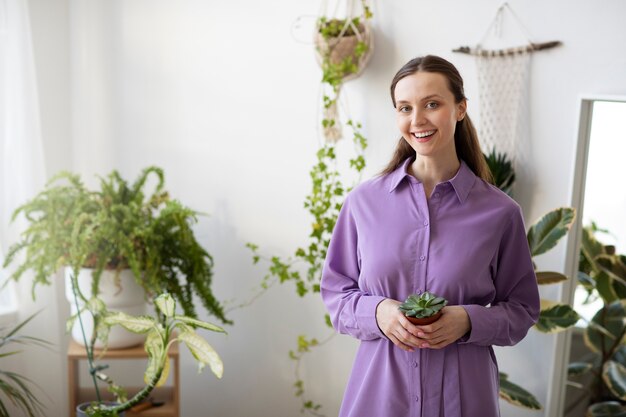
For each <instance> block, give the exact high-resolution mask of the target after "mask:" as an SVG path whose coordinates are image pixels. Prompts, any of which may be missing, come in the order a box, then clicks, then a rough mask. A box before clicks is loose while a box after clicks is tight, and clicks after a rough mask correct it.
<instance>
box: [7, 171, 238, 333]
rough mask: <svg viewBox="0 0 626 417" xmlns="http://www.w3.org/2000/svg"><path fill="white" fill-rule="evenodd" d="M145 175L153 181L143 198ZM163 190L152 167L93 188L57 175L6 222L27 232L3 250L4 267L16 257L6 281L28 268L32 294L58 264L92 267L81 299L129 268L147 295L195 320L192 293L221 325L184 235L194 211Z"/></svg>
mask: <svg viewBox="0 0 626 417" xmlns="http://www.w3.org/2000/svg"><path fill="white" fill-rule="evenodd" d="M151 174H152V175H153V176H154V177H156V180H157V183H156V186H155V189H154V191H153V192H152V194H149V195H146V194H145V193H144V188H145V185H146V181H147V179H148V177H149V176H150V175H151ZM163 186H164V176H163V171H162V170H161V169H160V168H157V167H149V168H146V169H144V170H143V171H142V173H141V175H140V176H139V177H138V178H137V180H136V181H135V182H134V183H133V184H128V183H127V182H126V181H125V180H124V179H122V178H121V176H120V175H119V173H118V172H117V171H113V172H111V173H110V174H109V175H108V176H107V177H106V178H101V179H100V189H99V190H95V191H92V190H88V189H87V188H86V187H85V186H84V185H83V183H82V182H81V180H80V178H79V177H78V175H75V174H71V173H68V172H63V173H61V174H59V175H57V176H56V177H54V178H53V179H52V180H51V181H50V182H49V183H48V184H47V186H46V188H45V189H44V191H42V192H41V193H39V194H38V195H37V196H36V197H35V198H33V199H32V200H30V201H28V202H27V203H26V204H24V205H23V206H21V207H19V208H18V209H17V210H16V211H15V213H14V215H13V219H15V218H16V217H17V216H19V215H23V216H25V217H26V219H27V220H28V228H27V229H26V231H25V232H24V233H23V235H22V240H21V241H19V242H18V243H17V244H15V245H14V246H13V247H11V249H10V250H9V253H8V255H7V258H6V260H5V263H4V266H5V267H6V266H8V265H9V264H11V263H12V262H17V259H18V257H17V255H18V254H19V253H21V252H23V253H24V255H25V257H24V259H25V260H24V261H23V262H22V263H20V264H19V266H18V268H17V269H16V270H15V272H14V273H13V274H12V278H13V279H15V280H18V279H19V278H20V277H21V276H22V274H23V273H24V272H25V271H27V270H32V271H34V273H35V280H34V282H33V296H34V289H35V287H36V286H37V284H49V283H50V281H49V279H50V278H49V277H50V276H52V275H53V274H54V273H55V272H56V271H57V270H58V269H59V268H60V267H63V266H70V267H71V268H72V269H74V270H75V271H78V269H79V268H81V267H87V268H93V269H94V272H93V276H94V280H93V284H92V294H90V295H89V296H93V295H96V294H97V289H98V281H99V278H100V275H101V274H102V271H103V270H104V269H108V270H117V271H120V270H122V269H125V268H130V269H132V271H133V273H134V275H135V279H136V280H137V282H138V283H139V284H140V285H141V286H142V287H143V288H144V289H145V290H146V292H147V293H148V294H156V293H162V292H168V293H170V294H172V295H173V296H174V297H175V298H176V300H177V301H178V302H179V304H180V305H181V306H182V308H183V310H184V312H185V315H188V316H192V317H196V316H197V314H196V310H195V307H194V303H193V300H192V297H193V295H194V294H195V295H197V296H198V298H199V299H200V301H201V302H202V304H203V305H204V307H205V308H206V309H207V311H208V312H209V313H211V314H213V315H214V316H216V317H217V318H219V319H220V320H222V321H223V322H228V320H226V318H225V317H224V312H223V309H222V306H221V305H220V303H219V302H218V301H217V299H216V298H215V296H214V295H213V293H212V291H211V279H212V277H213V258H212V257H211V255H210V254H209V253H208V252H207V251H206V250H205V249H204V248H202V246H200V244H199V243H198V241H197V240H196V238H195V236H194V233H193V230H192V225H193V224H194V223H196V222H197V215H198V214H199V213H197V212H195V211H193V210H191V209H190V208H187V207H185V206H183V205H182V204H181V203H180V202H178V201H176V200H172V199H170V197H169V195H168V193H167V192H166V191H164V190H163Z"/></svg>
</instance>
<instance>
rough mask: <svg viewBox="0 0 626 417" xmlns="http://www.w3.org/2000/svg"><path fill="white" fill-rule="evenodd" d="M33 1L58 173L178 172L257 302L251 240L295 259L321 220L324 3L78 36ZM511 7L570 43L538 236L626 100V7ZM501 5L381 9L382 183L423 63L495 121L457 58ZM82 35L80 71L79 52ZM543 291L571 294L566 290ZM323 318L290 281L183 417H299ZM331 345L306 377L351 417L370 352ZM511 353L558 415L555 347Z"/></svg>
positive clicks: (240, 284)
mask: <svg viewBox="0 0 626 417" xmlns="http://www.w3.org/2000/svg"><path fill="white" fill-rule="evenodd" d="M30 3H31V8H32V9H33V10H32V14H33V26H34V27H35V29H34V31H35V37H34V39H35V40H34V42H35V52H36V54H37V64H38V65H39V69H38V70H39V78H40V83H41V92H42V115H43V117H42V120H43V128H44V140H45V141H46V152H47V156H48V159H49V164H48V166H50V167H54V168H61V167H65V166H67V165H68V162H67V161H68V158H71V161H72V168H73V169H74V170H76V171H78V172H80V173H82V174H84V175H86V176H87V177H89V176H91V175H92V174H94V173H98V174H103V173H106V172H107V171H109V170H110V169H113V168H117V169H120V170H121V171H122V173H123V174H125V175H127V176H135V175H136V174H137V173H138V172H139V170H140V169H141V168H143V167H145V166H147V165H150V164H157V165H160V166H162V167H163V168H164V169H165V172H166V175H167V185H168V188H169V189H170V190H171V192H172V194H173V196H174V197H176V198H179V199H180V200H181V201H183V202H184V203H186V204H187V205H190V206H191V207H193V208H195V209H197V210H200V211H204V212H208V213H210V216H209V217H207V218H203V219H202V221H201V222H200V223H199V225H198V227H197V229H196V230H197V233H198V235H199V237H200V239H201V241H202V243H203V244H204V245H206V247H207V248H208V250H209V251H210V252H211V253H212V254H213V255H214V257H215V261H216V271H215V272H216V276H215V284H214V288H215V291H216V293H217V294H218V295H219V296H220V298H222V299H230V298H237V299H242V298H245V297H246V295H247V294H248V293H249V290H250V289H251V288H253V287H255V286H256V285H258V283H259V282H260V280H261V277H262V275H263V272H264V271H263V270H262V269H261V268H257V267H253V266H252V265H251V262H250V255H249V252H248V251H247V250H246V249H245V248H244V244H245V243H246V242H255V243H257V244H259V245H260V246H261V248H262V249H264V250H265V251H266V252H267V253H270V254H278V255H288V254H290V253H292V252H293V250H294V248H295V247H296V246H297V245H302V244H305V242H306V234H307V228H308V224H309V222H310V219H309V218H308V217H307V215H306V213H305V212H304V210H303V209H302V202H303V199H304V196H305V195H306V193H307V191H308V189H309V186H310V185H309V177H308V170H309V168H310V166H311V164H312V163H313V161H314V152H315V150H316V148H317V145H318V137H317V135H316V133H317V109H318V104H319V101H320V100H319V96H318V93H319V79H320V70H319V68H318V67H317V65H316V63H315V59H314V55H313V52H312V47H311V46H310V45H305V44H302V43H299V42H297V41H296V40H295V39H293V38H292V37H291V36H290V28H291V25H292V23H293V22H294V21H295V19H296V18H297V17H298V16H301V15H315V14H316V13H317V12H318V9H319V3H320V2H319V1H312V0H308V1H306V2H303V1H300V2H294V1H289V0H276V1H273V2H271V4H270V3H268V2H259V1H250V0H248V1H246V0H233V1H230V2H207V1H200V0H196V1H193V0H184V1H178V2H168V1H155V0H150V1H148V0H134V1H132V2H123V1H119V0H115V1H113V0H108V1H102V0H99V1H97V0H89V1H87V0H84V1H79V0H74V1H71V2H69V5H70V12H69V16H70V22H69V23H68V21H67V19H68V12H67V0H55V1H54V2H53V3H55V7H52V6H50V5H48V4H50V3H49V2H47V1H43V0H30ZM509 3H510V4H511V6H512V7H513V8H514V9H515V11H516V12H517V14H518V16H519V17H520V18H521V20H522V21H523V22H524V24H525V26H526V27H527V28H528V30H529V31H530V32H531V33H532V34H533V35H534V38H535V39H536V40H537V41H547V40H561V41H563V43H564V46H562V47H560V48H558V49H554V50H551V51H546V52H540V53H537V54H536V55H535V56H534V58H533V63H532V74H531V91H530V97H531V103H530V108H531V113H530V118H531V126H530V137H529V138H528V146H529V147H530V148H531V154H532V158H531V160H532V166H530V167H529V171H530V172H532V173H533V176H532V177H531V178H522V179H521V180H520V187H518V188H522V189H521V190H520V193H519V195H520V202H521V203H522V205H523V206H524V208H525V214H526V218H527V221H528V222H529V223H530V222H531V221H533V220H535V219H537V218H538V217H539V216H540V215H542V214H544V213H545V212H547V211H548V210H550V209H552V208H555V207H557V206H562V205H567V204H568V202H569V201H570V192H571V190H570V188H571V186H570V184H571V181H572V177H573V160H574V146H575V138H576V129H577V118H578V109H579V102H578V98H579V96H580V95H582V94H622V95H623V94H624V93H625V92H626V77H624V74H625V73H626V56H624V55H623V54H621V53H619V51H620V50H621V49H620V45H621V44H622V43H623V42H624V40H626V28H624V26H623V24H622V20H623V19H622V17H623V16H625V15H626V3H623V2H622V1H620V0H606V1H604V2H603V3H602V6H601V7H599V6H598V3H597V2H590V1H582V0H578V1H571V0H553V1H551V2H539V1H537V0H531V1H521V0H518V1H510V2H509ZM499 5H500V1H499V0H498V1H497V0H474V1H472V2H465V1H453V0H445V1H439V2H433V1H424V0H396V1H393V2H389V1H387V2H383V1H379V2H377V4H376V7H375V8H374V13H375V18H374V25H375V36H376V39H375V42H376V48H375V53H374V56H373V57H372V60H371V62H370V66H369V67H368V69H367V70H366V72H365V73H364V74H363V76H362V77H361V78H360V79H358V80H355V81H353V82H351V83H350V84H349V85H347V87H346V93H347V94H346V95H347V97H349V104H350V108H351V112H352V115H353V116H354V117H355V118H357V119H358V120H360V121H362V122H363V126H364V127H363V132H364V133H365V135H366V136H367V137H368V138H369V140H370V148H369V149H368V152H367V157H368V163H369V166H368V169H367V174H366V177H367V176H370V175H372V174H373V173H375V172H377V171H378V170H379V169H380V168H381V167H382V166H383V164H384V163H385V162H386V160H387V159H388V158H389V156H390V152H391V150H392V148H393V145H394V143H395V142H396V138H397V136H398V134H397V131H396V128H395V125H394V116H393V112H392V108H391V103H390V99H389V97H388V84H389V82H390V80H391V78H392V76H393V74H394V73H395V71H396V70H397V69H398V68H399V67H400V66H401V65H402V64H403V63H404V62H406V61H407V60H408V59H410V58H412V57H414V56H417V55H422V54H427V53H433V54H439V55H442V56H444V57H446V58H448V59H450V60H452V61H453V62H454V63H455V64H456V65H457V67H458V68H459V70H460V71H461V73H462V74H463V75H464V77H465V80H466V93H467V96H468V97H469V98H470V108H469V112H470V114H472V115H473V117H474V118H475V119H477V107H476V106H477V96H478V92H477V85H476V73H475V67H474V62H473V60H472V58H470V57H469V56H466V55H458V54H453V53H451V52H450V51H451V49H452V48H455V47H457V46H460V45H472V44H475V43H476V42H478V40H479V39H480V38H481V37H482V35H483V33H484V31H485V30H486V28H487V26H488V24H489V23H490V22H491V19H492V18H493V15H494V13H495V10H496V9H497V7H498V6H499ZM56 7H59V8H60V9H57V8H56ZM60 10H62V12H61V11H60ZM44 13H45V14H46V18H45V19H43V18H41V17H42V16H43V14H44ZM68 27H69V28H70V29H69V30H71V39H70V42H69V45H70V48H71V49H70V58H67V48H68V44H64V43H63V42H64V39H65V36H66V34H67V32H68ZM51 28H56V30H55V31H54V33H51V34H49V36H44V35H43V32H44V31H46V30H47V29H51ZM38 33H39V35H38ZM50 48H52V50H58V51H59V54H60V56H61V57H63V58H62V59H61V60H59V56H57V55H56V54H54V53H53V52H51V50H50ZM68 59H69V60H70V61H71V65H69V67H67V68H66V67H65V65H66V61H67V60H68ZM55 73H56V74H57V76H58V77H57V76H54V74H55ZM68 73H71V74H72V78H71V80H70V81H69V83H70V86H71V88H69V89H68V90H65V87H66V86H67V78H66V77H67V74H68ZM59 79H60V80H61V81H60V83H59V81H58V80H59ZM64 83H65V84H64ZM67 91H71V106H69V105H68V94H69V93H68V92H67ZM58 97H60V100H61V101H62V102H61V104H60V107H59V103H58V102H57V98H58ZM68 109H71V113H70V111H69V110H68ZM70 114H71V118H70ZM46 120H47V122H46ZM53 120H57V121H58V122H54V123H53ZM68 120H72V122H71V128H70V127H69V126H70V125H68V123H69V122H68ZM68 131H71V147H68V142H67V137H68V136H69V135H67V133H68ZM61 136H64V137H65V138H61ZM563 255H564V245H560V246H559V247H558V248H557V250H555V251H553V252H552V253H551V254H550V255H546V256H544V257H543V258H542V259H540V260H539V263H540V266H541V267H542V268H546V269H547V268H550V269H562V268H563ZM543 292H544V295H546V296H547V297H550V298H556V297H557V296H558V288H556V287H555V288H552V289H548V290H544V291H543ZM323 314H324V309H323V307H322V304H321V302H320V301H319V299H318V298H317V297H309V298H305V299H300V298H298V297H297V296H296V295H295V291H294V290H293V288H292V286H291V285H290V284H287V285H285V286H282V287H278V288H274V289H272V290H271V291H270V292H269V293H268V294H266V295H265V296H264V297H263V298H261V299H259V300H258V301H257V302H256V303H255V304H254V305H252V306H251V307H248V308H245V309H242V310H238V311H235V312H233V314H232V318H233V319H234V320H235V326H233V327H231V328H230V329H229V335H228V336H227V337H221V336H218V335H209V339H210V341H211V342H212V343H213V344H214V345H215V347H216V349H217V350H218V352H220V353H221V355H222V357H223V359H224V362H225V375H224V378H223V380H221V381H216V380H215V379H214V378H213V377H212V375H210V374H209V373H205V374H202V375H197V374H196V371H195V365H194V364H193V361H192V360H191V358H190V357H189V355H185V356H184V357H183V362H182V364H183V369H182V384H183V386H182V390H183V391H182V396H183V401H184V404H183V414H184V415H185V416H189V417H191V416H198V415H206V414H207V410H211V414H212V415H218V416H242V415H256V416H268V417H269V416H293V415H297V414H298V411H299V405H298V401H297V400H296V399H295V398H294V397H293V389H292V384H293V382H294V379H293V363H292V362H291V361H289V360H288V358H287V352H288V351H289V350H290V349H293V348H295V342H296V337H297V335H299V334H306V335H309V336H317V337H323V336H324V335H325V334H326V332H327V330H326V329H325V327H324V325H323V324H322V319H321V318H322V316H323ZM331 343H332V344H331V345H329V346H328V347H324V348H322V349H323V350H320V351H319V352H317V353H314V354H312V355H311V359H310V360H307V362H306V363H304V364H303V373H304V375H305V376H306V379H305V383H306V385H307V392H308V393H310V394H311V395H312V396H313V399H314V400H316V401H318V402H320V403H322V404H323V405H324V410H325V411H326V414H327V415H329V416H332V415H336V413H337V410H338V407H339V404H340V401H341V395H342V392H343V387H344V384H345V382H346V379H347V376H348V373H349V369H350V366H351V362H352V357H353V354H354V350H355V347H356V343H355V342H354V341H352V340H350V339H348V338H346V337H343V336H341V337H337V338H335V340H334V341H333V342H331ZM497 354H498V357H499V361H500V368H501V370H503V371H505V372H507V373H509V374H510V377H511V379H512V380H514V381H518V382H520V383H523V385H524V386H525V387H527V388H528V389H529V390H531V391H532V392H533V393H534V394H536V395H537V397H538V398H539V399H540V401H541V402H542V403H543V404H546V403H547V398H546V391H547V389H548V386H549V383H550V377H551V369H552V363H553V337H552V336H546V335H543V334H539V333H536V332H534V331H533V332H531V333H530V334H529V336H528V337H527V338H526V339H525V340H524V341H523V342H522V343H520V345H518V346H517V347H515V348H507V349H498V351H497ZM502 410H503V415H504V416H511V417H513V416H520V417H521V416H533V415H541V413H530V412H526V411H524V410H519V409H515V408H513V407H510V406H508V405H503V408H502Z"/></svg>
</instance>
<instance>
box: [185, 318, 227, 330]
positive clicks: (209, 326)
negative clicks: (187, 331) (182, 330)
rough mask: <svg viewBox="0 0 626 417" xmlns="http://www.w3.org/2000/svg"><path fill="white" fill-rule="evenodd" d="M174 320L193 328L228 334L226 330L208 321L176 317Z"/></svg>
mask: <svg viewBox="0 0 626 417" xmlns="http://www.w3.org/2000/svg"><path fill="white" fill-rule="evenodd" d="M174 318H175V319H176V320H179V321H182V322H183V323H185V324H189V325H191V326H195V327H201V328H203V329H206V330H211V331H213V332H219V333H226V330H224V329H223V328H221V327H220V326H216V325H215V324H213V323H209V322H207V321H203V320H198V319H194V318H191V317H187V316H174Z"/></svg>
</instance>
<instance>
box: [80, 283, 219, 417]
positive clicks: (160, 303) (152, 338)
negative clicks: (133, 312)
mask: <svg viewBox="0 0 626 417" xmlns="http://www.w3.org/2000/svg"><path fill="white" fill-rule="evenodd" d="M74 288H76V287H74ZM95 304H98V307H97V308H98V309H99V310H100V311H99V314H100V316H101V317H102V321H101V325H102V327H103V328H105V329H110V328H111V327H113V326H122V327H124V328H125V329H126V330H128V331H131V332H133V333H139V334H144V335H145V336H146V338H145V343H144V348H145V350H146V352H147V354H148V365H147V368H146V372H145V374H144V380H145V381H146V386H145V387H144V388H143V389H142V390H140V391H139V392H138V393H137V394H135V395H134V396H133V397H132V398H130V399H128V398H125V392H124V390H122V389H120V388H119V387H118V386H116V385H115V384H113V383H112V382H111V381H107V383H108V384H109V386H110V387H113V389H112V390H111V391H112V392H114V393H115V394H116V396H117V402H116V403H114V404H110V403H107V402H103V401H101V400H100V398H99V397H100V394H99V390H98V387H97V382H96V379H95V375H96V373H97V372H96V371H97V370H98V369H101V368H103V367H95V366H94V357H93V350H92V346H89V345H88V346H87V356H88V360H89V366H90V373H91V374H92V375H93V376H94V378H93V380H94V385H95V387H96V395H97V397H98V399H97V401H94V402H92V403H84V404H81V405H79V406H78V408H77V413H78V415H79V416H80V415H81V414H83V415H86V416H90V417H117V416H118V415H119V413H122V412H124V411H126V410H129V409H130V408H131V407H133V406H135V405H136V404H138V403H139V402H141V401H142V400H144V399H145V398H147V397H148V395H149V394H150V392H151V391H152V390H153V389H154V388H155V387H156V386H158V385H160V384H162V383H165V380H166V379H167V375H168V370H169V366H168V364H169V359H168V356H167V352H168V350H169V349H170V347H171V346H172V345H173V344H174V343H184V344H185V345H186V346H187V348H188V349H189V351H190V352H191V354H192V356H193V357H194V359H195V360H196V361H197V362H198V366H199V368H198V369H199V371H201V370H202V369H203V368H204V367H205V366H206V365H208V366H209V367H210V369H211V371H212V372H213V373H214V374H215V376H217V377H218V378H221V377H222V374H223V371H224V366H223V363H222V360H221V359H220V357H219V355H218V354H217V352H215V350H214V349H213V348H212V347H211V345H210V344H209V343H208V342H207V341H206V340H205V339H204V338H202V337H201V336H200V335H198V334H197V333H196V332H195V329H196V328H201V329H205V330H210V331H214V332H221V333H225V332H224V329H222V328H221V327H219V326H216V325H214V324H211V323H208V322H205V321H202V320H198V319H196V318H193V317H188V316H185V315H178V314H176V301H175V299H174V298H173V297H172V296H171V295H169V294H167V293H165V294H161V295H159V296H158V297H156V299H155V301H154V304H155V305H156V308H157V314H156V318H155V317H151V316H140V317H133V316H129V315H127V314H125V313H121V312H111V311H108V310H106V307H105V306H104V304H103V303H101V302H100V303H98V302H95ZM105 331H106V330H105Z"/></svg>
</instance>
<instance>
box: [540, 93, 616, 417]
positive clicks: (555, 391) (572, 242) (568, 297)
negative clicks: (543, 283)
mask: <svg viewBox="0 0 626 417" xmlns="http://www.w3.org/2000/svg"><path fill="white" fill-rule="evenodd" d="M596 101H608V102H620V103H621V102H626V96H589V97H581V99H580V113H579V120H578V132H577V135H578V140H577V144H576V156H575V159H574V167H573V173H574V178H573V181H572V184H571V187H572V188H571V193H570V195H571V196H572V198H571V206H572V207H575V208H576V219H575V220H574V223H573V224H572V227H571V229H570V231H569V233H568V235H567V248H566V254H565V275H566V276H568V277H569V278H570V279H568V280H567V281H565V282H564V283H563V284H562V286H561V295H560V300H559V301H560V302H561V303H564V304H568V305H573V303H574V292H575V290H576V287H577V278H576V275H577V273H578V254H579V251H580V241H581V232H582V208H583V207H584V202H585V179H586V177H587V161H588V158H587V155H588V153H589V139H590V135H591V123H592V120H593V104H594V103H595V102H596ZM571 339H572V331H571V330H567V331H564V332H560V333H558V334H557V335H556V341H555V344H554V352H553V358H554V365H553V371H552V381H551V383H550V386H549V390H548V404H547V406H546V409H545V412H546V414H545V415H546V416H563V414H564V407H565V390H566V386H565V381H566V380H567V366H568V364H569V356H570V347H571Z"/></svg>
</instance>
